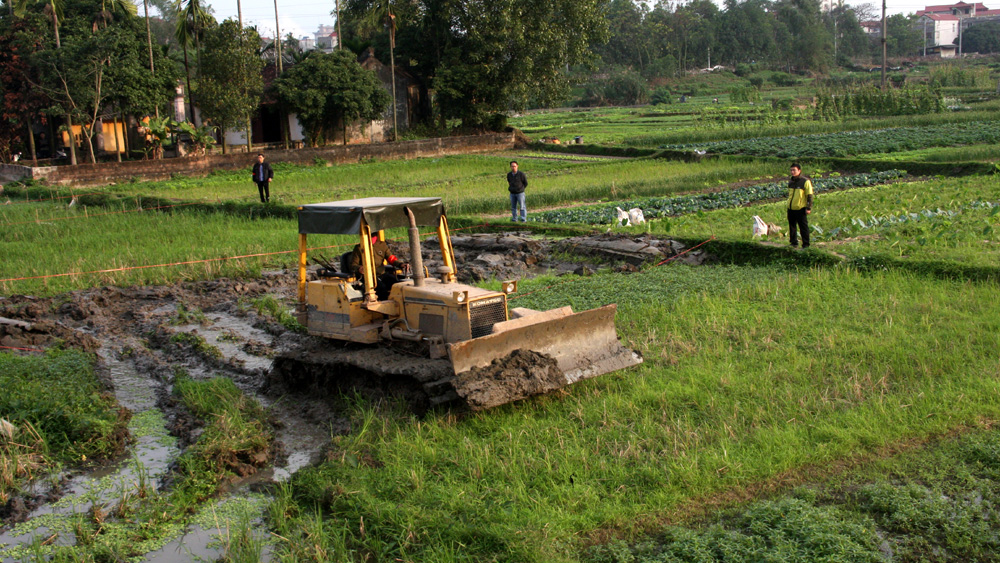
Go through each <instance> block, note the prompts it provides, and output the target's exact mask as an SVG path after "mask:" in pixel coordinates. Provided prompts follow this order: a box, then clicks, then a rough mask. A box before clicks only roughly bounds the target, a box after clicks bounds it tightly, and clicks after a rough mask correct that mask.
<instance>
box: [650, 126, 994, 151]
mask: <svg viewBox="0 0 1000 563" xmlns="http://www.w3.org/2000/svg"><path fill="white" fill-rule="evenodd" d="M984 143H1000V121H972V122H970V123H965V124H956V123H947V124H944V125H927V126H924V127H893V128H889V129H873V130H866V131H844V132H841V133H824V134H820V135H791V136H787V137H758V138H754V139H739V140H735V141H717V142H711V143H690V144H682V145H661V146H660V148H661V149H672V150H686V149H687V150H703V151H708V152H710V153H714V154H744V155H751V156H777V157H780V158H799V157H807V156H842V157H843V156H854V155H858V154H868V153H886V152H900V151H909V150H918V149H925V148H929V147H950V146H957V145H974V144H984Z"/></svg>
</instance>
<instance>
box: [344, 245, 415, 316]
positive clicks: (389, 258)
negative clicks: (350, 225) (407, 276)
mask: <svg viewBox="0 0 1000 563" xmlns="http://www.w3.org/2000/svg"><path fill="white" fill-rule="evenodd" d="M361 254H362V252H361V245H360V244H356V245H354V252H353V253H352V254H351V273H352V274H354V277H356V278H358V279H361V278H362V275H361ZM372 258H373V260H374V262H375V295H376V296H377V297H378V300H379V301H385V300H386V299H388V298H389V290H390V289H392V286H393V284H395V283H397V282H399V276H397V275H396V269H397V268H398V269H404V270H405V267H406V264H404V263H403V261H402V260H400V259H399V257H397V256H396V255H395V254H392V252H391V251H390V250H389V245H388V243H386V242H385V241H384V240H379V238H378V235H372ZM386 265H389V266H392V267H391V268H387V267H386Z"/></svg>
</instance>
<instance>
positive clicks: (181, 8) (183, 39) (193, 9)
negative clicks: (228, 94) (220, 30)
mask: <svg viewBox="0 0 1000 563" xmlns="http://www.w3.org/2000/svg"><path fill="white" fill-rule="evenodd" d="M174 9H175V11H176V13H177V26H176V28H175V30H174V36H175V37H176V38H177V41H178V42H179V43H180V44H181V49H182V50H183V51H184V76H185V78H186V79H187V99H188V104H190V107H191V119H192V120H193V119H194V118H195V116H194V90H192V89H191V65H190V63H189V62H188V47H189V46H190V45H191V44H192V43H194V45H195V53H196V54H197V56H198V61H199V64H198V69H199V70H198V72H199V73H200V72H201V62H200V61H201V37H202V35H203V34H204V33H205V30H207V29H210V28H211V27H212V26H213V24H215V18H213V17H212V15H211V14H210V13H209V12H208V11H207V10H206V9H205V8H204V7H203V6H202V3H201V0H187V3H185V2H184V0H177V2H176V4H174Z"/></svg>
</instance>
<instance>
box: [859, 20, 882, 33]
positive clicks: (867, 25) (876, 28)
mask: <svg viewBox="0 0 1000 563" xmlns="http://www.w3.org/2000/svg"><path fill="white" fill-rule="evenodd" d="M858 23H859V25H860V26H861V29H863V30H865V33H867V34H868V35H871V36H876V37H878V36H881V35H882V22H881V21H867V22H858Z"/></svg>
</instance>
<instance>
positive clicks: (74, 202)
mask: <svg viewBox="0 0 1000 563" xmlns="http://www.w3.org/2000/svg"><path fill="white" fill-rule="evenodd" d="M74 205H76V196H73V199H71V200H69V207H73V206H74Z"/></svg>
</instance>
